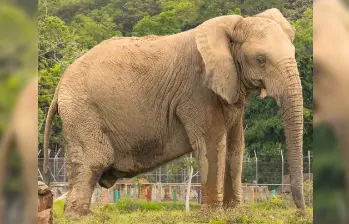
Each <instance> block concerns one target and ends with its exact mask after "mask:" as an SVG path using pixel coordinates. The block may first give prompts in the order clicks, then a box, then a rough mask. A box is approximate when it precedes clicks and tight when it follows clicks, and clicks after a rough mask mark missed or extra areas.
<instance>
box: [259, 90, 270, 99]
mask: <svg viewBox="0 0 349 224" xmlns="http://www.w3.org/2000/svg"><path fill="white" fill-rule="evenodd" d="M266 96H268V93H267V90H266V89H263V88H262V89H261V92H260V94H259V98H261V99H262V100H263V99H264V98H265V97H266Z"/></svg>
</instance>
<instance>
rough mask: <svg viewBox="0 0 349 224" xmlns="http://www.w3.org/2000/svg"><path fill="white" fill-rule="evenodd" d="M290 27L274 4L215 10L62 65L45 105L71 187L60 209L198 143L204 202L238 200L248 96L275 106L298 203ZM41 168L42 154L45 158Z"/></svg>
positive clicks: (69, 209)
mask: <svg viewBox="0 0 349 224" xmlns="http://www.w3.org/2000/svg"><path fill="white" fill-rule="evenodd" d="M293 39H294V30H293V28H292V27H291V25H290V24H289V23H288V22H287V21H286V19H285V18H284V17H283V16H282V14H281V13H280V12H279V11H278V10H277V9H271V10H267V11H265V12H263V13H262V14H259V15H257V16H255V17H247V18H243V17H241V16H236V15H231V16H222V17H217V18H214V19H211V20H208V21H206V22H204V23H203V24H202V25H200V26H199V27H197V28H195V29H192V30H189V31H186V32H182V33H179V34H175V35H169V36H150V37H140V38H134V37H133V38H129V37H126V38H112V39H109V40H106V41H104V42H102V43H101V44H99V45H98V46H96V47H94V48H93V49H92V50H90V51H89V52H88V53H86V54H85V55H84V56H82V57H81V58H79V59H78V60H77V61H75V62H74V63H73V64H72V65H71V66H70V67H69V68H68V69H67V71H66V72H65V74H64V76H63V77H62V79H61V81H60V84H59V86H58V88H57V90H56V93H55V96H54V99H53V102H52V104H51V107H50V110H49V113H48V117H47V122H46V130H45V140H44V141H45V143H44V144H45V146H44V147H45V148H44V149H45V152H46V154H45V155H46V158H47V148H48V138H49V131H50V129H51V123H52V118H53V115H54V114H55V113H56V112H58V113H59V114H60V116H61V119H62V124H63V136H64V139H65V142H66V146H67V147H66V158H67V168H68V179H69V191H68V197H67V201H66V207H65V214H66V215H67V216H69V217H78V216H82V215H86V214H88V213H90V209H89V205H90V199H91V195H92V192H93V189H94V187H95V185H96V183H97V182H98V183H99V184H100V185H102V186H104V187H111V186H112V185H113V184H114V183H115V181H116V179H117V178H123V177H133V176H135V175H137V174H140V173H143V172H146V171H149V170H152V169H154V168H156V167H158V166H160V165H162V164H164V163H166V162H168V161H171V160H173V159H176V158H178V157H179V156H182V155H184V154H187V153H189V152H192V151H195V153H196V157H197V159H198V163H199V167H200V175H201V184H202V202H203V205H204V206H208V205H214V206H221V205H222V204H223V202H224V204H227V205H232V206H235V205H237V204H239V202H240V200H241V173H242V158H243V134H242V133H243V130H242V116H243V108H244V103H245V98H246V94H248V93H250V92H252V91H260V92H261V97H265V96H266V95H268V96H271V97H273V98H275V99H276V100H277V101H278V103H279V104H280V105H281V110H282V118H283V121H284V126H285V133H286V144H287V149H288V158H289V164H290V173H291V184H292V193H293V197H294V200H295V203H296V205H297V207H298V208H300V209H301V210H302V211H304V207H305V204H304V199H303V179H302V178H303V175H302V172H303V171H302V135H303V99H302V88H301V82H300V77H299V74H298V71H297V64H296V61H295V49H294V46H293V44H292V42H293ZM44 166H45V167H46V166H47V160H46V163H45V165H44Z"/></svg>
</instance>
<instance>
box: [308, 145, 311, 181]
mask: <svg viewBox="0 0 349 224" xmlns="http://www.w3.org/2000/svg"><path fill="white" fill-rule="evenodd" d="M310 161H311V160H310V150H308V162H309V164H308V166H309V170H308V173H309V179H310V168H311V164H310Z"/></svg>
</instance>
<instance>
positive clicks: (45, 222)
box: [38, 209, 53, 224]
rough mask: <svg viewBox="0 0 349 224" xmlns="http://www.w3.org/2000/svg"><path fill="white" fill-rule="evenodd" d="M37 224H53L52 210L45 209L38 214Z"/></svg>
mask: <svg viewBox="0 0 349 224" xmlns="http://www.w3.org/2000/svg"><path fill="white" fill-rule="evenodd" d="M38 224H53V219H52V209H46V210H43V211H41V212H39V213H38Z"/></svg>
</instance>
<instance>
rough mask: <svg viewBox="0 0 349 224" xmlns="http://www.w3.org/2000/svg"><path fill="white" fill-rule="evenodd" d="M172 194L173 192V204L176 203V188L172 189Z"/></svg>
mask: <svg viewBox="0 0 349 224" xmlns="http://www.w3.org/2000/svg"><path fill="white" fill-rule="evenodd" d="M172 192H173V202H174V203H175V202H176V201H177V192H176V188H173V190H172Z"/></svg>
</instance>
